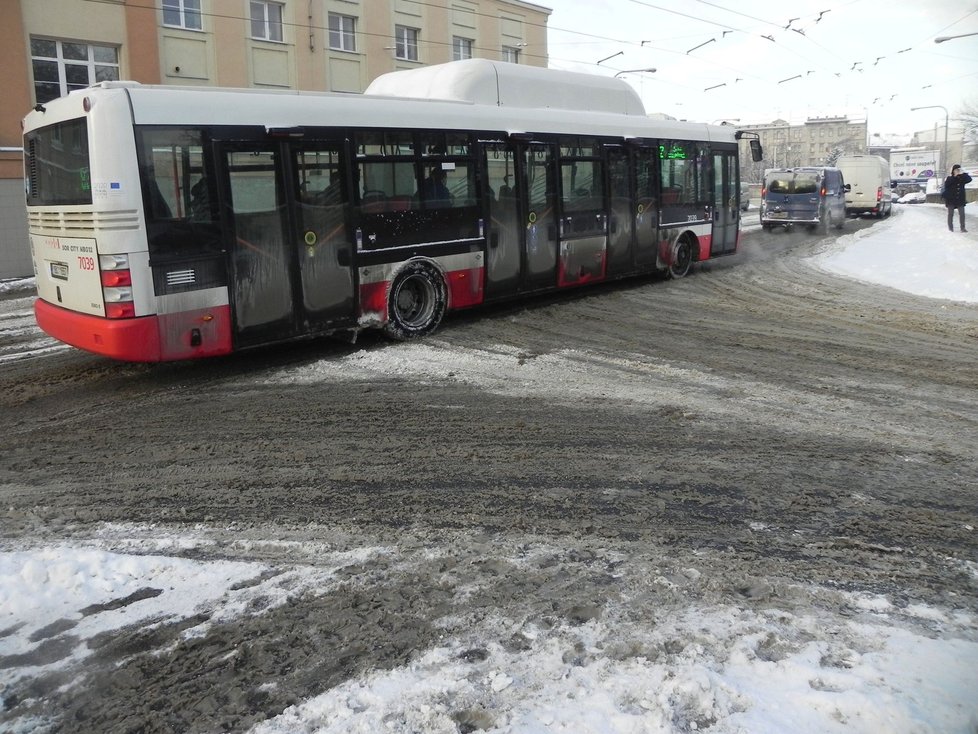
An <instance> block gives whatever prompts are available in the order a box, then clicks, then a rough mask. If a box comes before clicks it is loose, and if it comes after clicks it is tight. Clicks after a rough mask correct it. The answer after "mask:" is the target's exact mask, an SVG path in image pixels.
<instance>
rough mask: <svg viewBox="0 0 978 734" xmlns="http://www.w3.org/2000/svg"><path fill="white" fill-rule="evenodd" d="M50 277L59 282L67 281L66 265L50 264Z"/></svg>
mask: <svg viewBox="0 0 978 734" xmlns="http://www.w3.org/2000/svg"><path fill="white" fill-rule="evenodd" d="M51 277H52V278H58V279H59V280H68V264H67V263H51Z"/></svg>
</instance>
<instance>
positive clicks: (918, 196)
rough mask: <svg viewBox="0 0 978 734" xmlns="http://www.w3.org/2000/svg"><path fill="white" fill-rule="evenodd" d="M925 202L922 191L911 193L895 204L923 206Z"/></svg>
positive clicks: (925, 196) (924, 195) (925, 197)
mask: <svg viewBox="0 0 978 734" xmlns="http://www.w3.org/2000/svg"><path fill="white" fill-rule="evenodd" d="M925 201H927V194H926V193H925V192H923V191H911V192H910V193H909V194H904V195H903V196H901V197H900V198H899V199H897V204H923V203H924V202H925Z"/></svg>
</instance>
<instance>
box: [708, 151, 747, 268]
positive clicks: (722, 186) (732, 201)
mask: <svg viewBox="0 0 978 734" xmlns="http://www.w3.org/2000/svg"><path fill="white" fill-rule="evenodd" d="M738 179H739V176H738V171H737V156H736V155H735V154H734V153H733V152H730V151H724V152H714V153H713V236H712V238H711V243H710V255H711V256H713V255H726V254H729V253H731V252H734V251H735V250H736V249H737V231H738V229H739V225H740V210H739V209H738V208H737V186H738Z"/></svg>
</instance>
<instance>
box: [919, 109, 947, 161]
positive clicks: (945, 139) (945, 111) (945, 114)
mask: <svg viewBox="0 0 978 734" xmlns="http://www.w3.org/2000/svg"><path fill="white" fill-rule="evenodd" d="M917 110H944V160H943V161H942V163H943V164H944V169H943V170H942V171H941V173H943V174H944V175H943V176H942V177H941V178H946V177H947V126H948V122H949V117H948V114H947V107H944V106H943V105H939V104H928V105H924V106H923V107H911V108H910V111H911V112H916V111H917Z"/></svg>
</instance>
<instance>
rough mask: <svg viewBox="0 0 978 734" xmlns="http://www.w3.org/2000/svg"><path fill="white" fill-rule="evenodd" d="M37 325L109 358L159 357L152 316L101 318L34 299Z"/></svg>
mask: <svg viewBox="0 0 978 734" xmlns="http://www.w3.org/2000/svg"><path fill="white" fill-rule="evenodd" d="M34 316H35V318H36V319H37V324H38V326H40V327H41V329H43V330H44V331H45V332H46V333H47V334H49V335H50V336H53V337H54V338H55V339H57V340H58V341H62V342H64V343H65V344H71V345H72V346H73V347H78V348H79V349H84V350H85V351H87V352H94V353H95V354H101V355H103V356H106V357H112V358H113V359H124V360H127V361H129V362H158V361H159V360H160V331H159V325H158V324H157V321H156V317H155V316H141V317H139V318H135V319H119V320H112V319H105V318H102V317H101V316H89V315H88V314H82V313H76V312H75V311H69V310H68V309H65V308H61V307H60V306H55V305H53V304H50V303H48V302H47V301H44V300H42V299H40V298H38V299H37V300H36V301H34Z"/></svg>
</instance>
